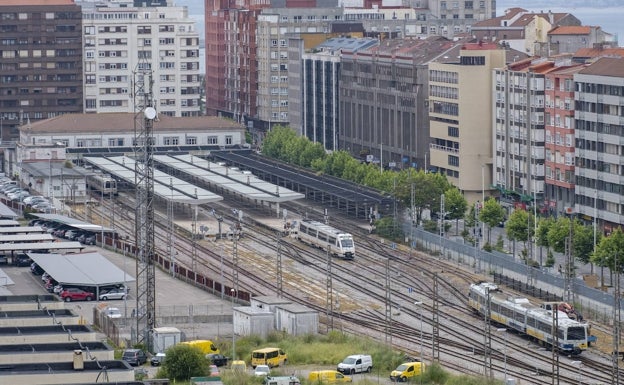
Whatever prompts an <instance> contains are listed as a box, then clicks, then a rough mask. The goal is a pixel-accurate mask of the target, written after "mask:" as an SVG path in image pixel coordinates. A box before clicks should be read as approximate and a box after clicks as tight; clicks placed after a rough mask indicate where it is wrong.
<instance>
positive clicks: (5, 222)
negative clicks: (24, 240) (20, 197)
mask: <svg viewBox="0 0 624 385" xmlns="http://www.w3.org/2000/svg"><path fill="white" fill-rule="evenodd" d="M19 225H20V223H19V222H18V221H16V220H13V219H0V228H2V227H17V226H19Z"/></svg>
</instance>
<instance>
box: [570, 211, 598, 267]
mask: <svg viewBox="0 0 624 385" xmlns="http://www.w3.org/2000/svg"><path fill="white" fill-rule="evenodd" d="M596 236H597V238H596V244H598V242H599V240H600V237H599V234H596ZM572 239H573V242H572V245H573V246H572V252H573V254H574V258H576V259H578V260H579V261H580V262H582V263H584V264H585V263H589V262H590V260H591V255H592V253H593V252H594V229H593V228H592V227H591V226H585V225H583V224H582V223H580V222H578V221H577V222H576V223H575V224H574V234H573V236H572Z"/></svg>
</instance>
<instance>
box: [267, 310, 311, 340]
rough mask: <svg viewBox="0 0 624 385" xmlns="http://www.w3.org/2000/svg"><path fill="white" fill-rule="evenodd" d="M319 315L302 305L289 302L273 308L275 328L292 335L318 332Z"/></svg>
mask: <svg viewBox="0 0 624 385" xmlns="http://www.w3.org/2000/svg"><path fill="white" fill-rule="evenodd" d="M318 324H319V315H318V312H317V311H316V310H312V309H310V308H308V307H305V306H303V305H299V304H295V303H291V304H288V305H280V306H278V307H277V308H276V309H275V328H276V329H277V330H279V331H284V332H286V333H288V334H290V335H293V336H301V335H305V334H316V333H318Z"/></svg>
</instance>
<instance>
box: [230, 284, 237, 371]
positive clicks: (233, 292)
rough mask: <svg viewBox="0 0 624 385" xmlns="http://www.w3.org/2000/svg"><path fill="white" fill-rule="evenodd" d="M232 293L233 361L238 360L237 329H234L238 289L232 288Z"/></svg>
mask: <svg viewBox="0 0 624 385" xmlns="http://www.w3.org/2000/svg"><path fill="white" fill-rule="evenodd" d="M230 295H231V296H232V361H234V360H236V331H235V330H234V295H236V290H234V288H232V289H230Z"/></svg>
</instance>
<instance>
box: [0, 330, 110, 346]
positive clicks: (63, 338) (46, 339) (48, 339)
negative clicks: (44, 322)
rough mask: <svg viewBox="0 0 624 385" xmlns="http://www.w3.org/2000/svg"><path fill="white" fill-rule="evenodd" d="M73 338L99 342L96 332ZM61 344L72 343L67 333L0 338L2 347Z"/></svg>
mask: <svg viewBox="0 0 624 385" xmlns="http://www.w3.org/2000/svg"><path fill="white" fill-rule="evenodd" d="M72 336H74V337H75V338H77V339H78V340H79V341H80V342H95V341H98V339H97V335H96V333H95V332H89V333H72ZM60 342H72V340H71V339H70V338H69V334H67V333H45V334H20V335H5V336H0V345H21V344H48V343H50V344H52V343H60Z"/></svg>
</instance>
